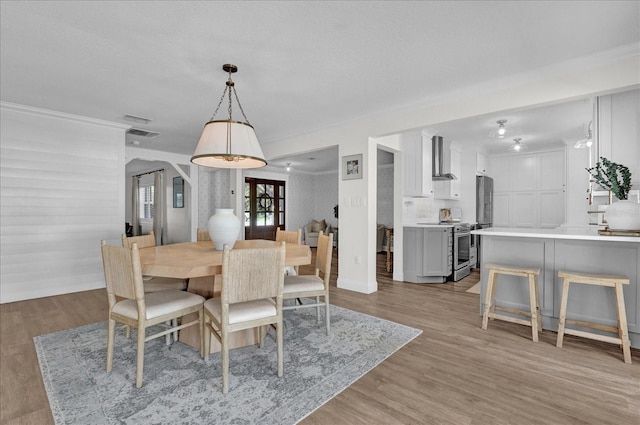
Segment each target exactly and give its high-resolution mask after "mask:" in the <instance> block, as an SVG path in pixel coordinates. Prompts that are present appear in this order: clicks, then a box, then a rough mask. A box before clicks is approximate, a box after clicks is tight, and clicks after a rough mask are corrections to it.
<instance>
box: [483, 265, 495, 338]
mask: <svg viewBox="0 0 640 425" xmlns="http://www.w3.org/2000/svg"><path fill="white" fill-rule="evenodd" d="M496 278H497V276H496V273H495V271H494V270H489V277H488V279H487V292H486V293H485V294H484V312H483V314H482V329H484V330H485V331H486V330H487V325H488V324H489V310H490V309H491V300H492V298H493V296H492V294H493V286H494V282H495V279H496Z"/></svg>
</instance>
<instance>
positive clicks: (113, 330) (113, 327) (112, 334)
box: [107, 319, 116, 372]
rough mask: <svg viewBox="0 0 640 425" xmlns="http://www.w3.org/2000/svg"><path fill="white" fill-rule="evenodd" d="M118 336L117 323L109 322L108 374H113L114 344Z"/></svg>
mask: <svg viewBox="0 0 640 425" xmlns="http://www.w3.org/2000/svg"><path fill="white" fill-rule="evenodd" d="M115 336H116V321H115V320H111V319H110V320H109V325H108V330H107V372H111V368H112V367H113V343H114V340H115Z"/></svg>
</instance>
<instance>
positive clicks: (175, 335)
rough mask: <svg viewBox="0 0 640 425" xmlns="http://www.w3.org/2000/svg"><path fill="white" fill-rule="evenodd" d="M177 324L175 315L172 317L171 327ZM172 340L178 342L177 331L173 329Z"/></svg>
mask: <svg viewBox="0 0 640 425" xmlns="http://www.w3.org/2000/svg"><path fill="white" fill-rule="evenodd" d="M177 326H178V318H177V317H176V318H175V319H173V327H174V328H175V327H177ZM173 342H178V331H174V332H173Z"/></svg>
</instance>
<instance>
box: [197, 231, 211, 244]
mask: <svg viewBox="0 0 640 425" xmlns="http://www.w3.org/2000/svg"><path fill="white" fill-rule="evenodd" d="M197 236H198V238H197V240H198V242H203V241H210V240H211V236H209V231H208V230H202V229H198V235H197Z"/></svg>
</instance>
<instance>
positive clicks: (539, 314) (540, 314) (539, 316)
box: [533, 275, 542, 332]
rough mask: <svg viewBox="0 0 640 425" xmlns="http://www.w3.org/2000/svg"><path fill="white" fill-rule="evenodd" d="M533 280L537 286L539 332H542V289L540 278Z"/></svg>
mask: <svg viewBox="0 0 640 425" xmlns="http://www.w3.org/2000/svg"><path fill="white" fill-rule="evenodd" d="M533 279H534V281H535V285H536V311H537V313H538V331H539V332H542V310H540V287H539V286H538V276H537V275H534V276H533Z"/></svg>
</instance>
